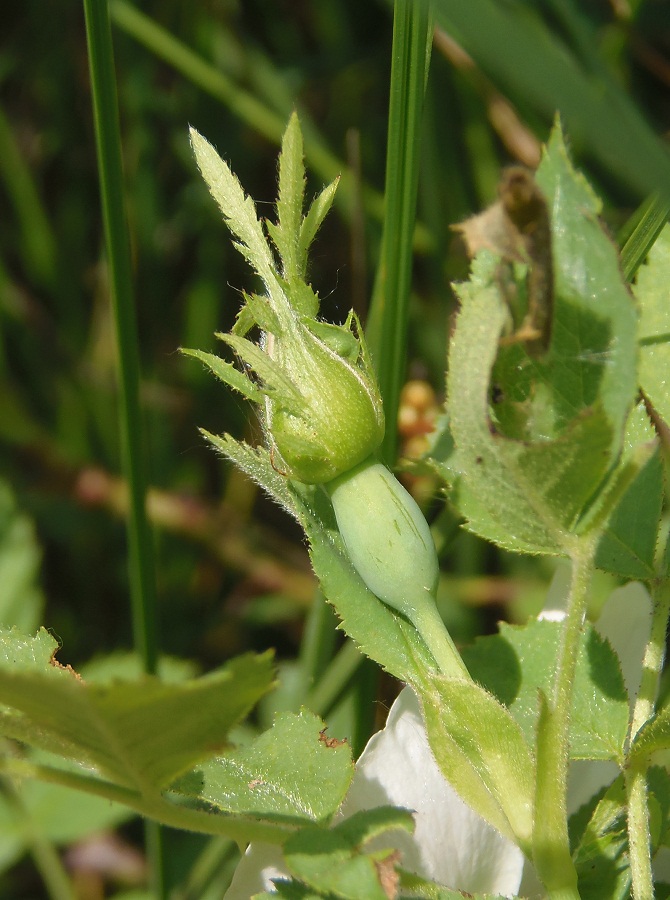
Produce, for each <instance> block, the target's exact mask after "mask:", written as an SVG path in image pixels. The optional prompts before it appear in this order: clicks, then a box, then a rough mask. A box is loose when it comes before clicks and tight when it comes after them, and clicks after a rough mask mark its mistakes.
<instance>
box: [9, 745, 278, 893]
mask: <svg viewBox="0 0 670 900" xmlns="http://www.w3.org/2000/svg"><path fill="white" fill-rule="evenodd" d="M0 772H2V773H3V774H6V775H7V776H8V777H10V778H15V779H22V778H31V779H36V780H38V781H45V782H47V783H48V784H60V785H62V786H63V787H68V788H72V789H73V790H75V791H84V792H85V793H87V794H93V795H94V796H96V797H104V799H105V800H111V801H113V802H115V803H121V804H123V805H124V806H127V807H128V809H132V810H134V811H135V812H136V813H138V814H139V815H141V816H145V817H146V818H150V819H152V820H154V821H155V822H158V823H160V824H161V825H168V826H170V827H171V828H179V829H182V830H183V831H194V832H197V833H199V834H211V835H223V836H224V837H228V838H230V839H231V840H234V841H236V842H237V843H238V844H246V843H248V842H249V841H250V840H254V841H263V842H265V843H267V844H281V843H283V842H284V841H285V840H286V837H287V836H288V835H290V834H292V833H293V832H294V831H295V828H294V827H291V826H285V825H272V824H270V823H266V822H259V821H258V820H257V819H253V818H250V817H248V816H242V815H234V816H233V815H224V814H220V813H212V812H203V811H202V810H199V809H192V808H190V807H188V806H181V805H179V804H178V803H174V802H171V801H170V800H168V799H166V798H165V797H163V796H162V795H161V794H156V795H152V796H147V795H146V794H140V793H138V792H137V791H133V790H131V789H129V788H125V787H122V786H121V785H118V784H113V783H112V782H109V781H102V780H101V779H99V778H92V777H90V776H88V775H80V774H78V773H77V772H68V771H66V770H64V769H54V768H51V767H50V766H42V765H37V764H35V763H31V762H29V761H27V760H22V759H11V758H9V757H0ZM153 896H154V895H153V894H152V897H153Z"/></svg>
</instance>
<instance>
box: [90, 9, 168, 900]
mask: <svg viewBox="0 0 670 900" xmlns="http://www.w3.org/2000/svg"><path fill="white" fill-rule="evenodd" d="M84 13H85V18H86V39H87V45H88V59H89V69H90V76H91V94H92V99H93V115H94V119H95V137H96V150H97V156H98V170H99V180H100V193H101V200H102V218H103V223H104V231H105V246H106V249H107V259H108V265H109V279H110V290H111V301H112V309H113V314H114V329H115V336H116V344H117V350H118V358H119V382H120V385H119V386H120V430H121V444H122V451H123V465H124V470H125V474H126V480H127V482H128V493H129V505H130V516H129V521H128V543H129V551H130V552H129V572H130V599H131V614H132V623H133V639H134V644H135V648H136V650H137V651H138V653H139V654H140V656H141V658H142V662H143V666H144V670H145V672H148V673H154V672H155V671H156V666H157V662H158V642H157V636H156V582H155V573H154V558H153V544H152V537H151V533H150V530H149V524H148V521H147V516H146V499H145V498H146V479H145V472H144V453H143V450H144V448H143V443H142V433H143V428H142V417H141V414H140V403H139V384H140V366H139V352H138V338H137V324H136V320H135V306H134V300H133V286H132V268H131V259H130V239H129V234H128V226H127V219H126V214H125V209H124V200H123V198H124V184H123V173H122V165H121V132H120V128H119V110H118V101H117V95H116V79H115V72H114V56H113V50H112V35H111V27H110V22H109V9H108V6H107V0H84ZM146 842H147V849H148V851H149V855H150V864H151V872H152V881H153V885H152V887H153V893H154V896H155V897H158V898H160V897H163V896H164V895H165V891H164V878H163V871H164V867H163V857H162V852H161V836H160V834H159V833H158V828H157V826H156V825H155V824H154V823H147V826H146Z"/></svg>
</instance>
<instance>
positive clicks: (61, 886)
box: [2, 779, 76, 900]
mask: <svg viewBox="0 0 670 900" xmlns="http://www.w3.org/2000/svg"><path fill="white" fill-rule="evenodd" d="M2 789H3V793H6V795H7V798H8V801H9V803H10V804H11V806H12V808H13V809H14V811H15V812H16V814H17V816H18V817H19V818H20V820H21V828H22V833H23V836H24V838H25V841H26V844H27V845H28V847H29V850H30V854H31V856H32V858H33V861H34V863H35V867H36V868H37V870H38V871H39V873H40V875H41V877H42V881H43V882H44V886H45V887H46V889H47V892H48V895H49V897H50V898H51V900H76V894H75V891H74V888H73V886H72V883H71V881H70V878H69V877H68V874H67V872H66V871H65V868H64V866H63V863H62V861H61V858H60V856H59V855H58V852H57V851H56V848H55V847H54V845H53V844H52V843H51V841H49V840H48V839H47V838H46V837H45V836H44V834H43V832H42V830H41V828H40V827H39V825H38V824H37V822H36V821H35V819H34V818H33V816H32V815H31V814H30V812H29V810H28V809H27V808H26V805H25V804H24V802H23V798H22V797H21V794H20V792H19V791H18V790H17V788H16V786H15V784H14V782H13V781H11V780H10V779H3V783H2Z"/></svg>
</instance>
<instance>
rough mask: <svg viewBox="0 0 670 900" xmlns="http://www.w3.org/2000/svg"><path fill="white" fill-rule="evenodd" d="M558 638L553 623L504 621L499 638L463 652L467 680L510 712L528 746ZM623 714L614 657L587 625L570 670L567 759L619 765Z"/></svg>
mask: <svg viewBox="0 0 670 900" xmlns="http://www.w3.org/2000/svg"><path fill="white" fill-rule="evenodd" d="M560 640H561V628H560V626H559V624H558V623H556V622H548V621H535V622H530V623H529V624H527V625H524V626H514V625H506V624H504V623H503V624H501V626H500V633H499V634H497V635H492V636H487V637H481V638H478V639H477V641H476V642H475V643H474V644H473V645H472V646H471V647H468V648H466V650H465V651H464V654H463V658H464V660H465V662H466V664H467V666H468V669H469V671H470V672H471V674H472V676H473V677H474V678H475V679H476V680H477V681H478V682H479V683H480V684H481V685H482V686H483V687H485V688H486V689H487V690H489V691H491V693H492V694H494V695H495V696H496V697H497V698H498V700H499V701H500V702H501V703H503V704H504V705H505V706H506V707H507V709H509V711H510V712H511V713H512V715H513V716H514V718H515V719H516V721H517V723H518V724H519V726H520V727H521V729H522V731H523V735H524V737H525V739H526V742H527V743H528V745H529V746H532V744H533V742H534V738H535V734H536V731H537V719H538V715H539V698H540V696H541V695H545V696H546V695H548V694H549V693H550V692H551V686H552V683H553V679H554V672H555V669H556V659H557V655H558V649H559V644H560ZM628 715H629V709H628V695H627V693H626V688H625V686H624V683H623V679H622V677H621V668H620V663H619V660H618V658H617V656H616V653H615V652H614V650H613V649H612V647H611V646H610V644H609V643H607V641H605V640H604V639H603V638H601V637H600V636H599V634H598V632H597V631H596V630H595V629H594V628H593V627H592V626H591V625H587V626H586V627H585V629H584V632H583V634H582V635H581V638H580V646H579V657H578V661H577V668H576V672H575V684H574V693H573V697H572V714H571V725H570V754H571V756H572V757H573V758H576V759H579V758H582V759H614V760H616V761H619V760H620V759H621V758H622V755H623V752H624V742H625V740H626V735H627V732H628Z"/></svg>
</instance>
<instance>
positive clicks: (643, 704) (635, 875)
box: [624, 578, 670, 898]
mask: <svg viewBox="0 0 670 900" xmlns="http://www.w3.org/2000/svg"><path fill="white" fill-rule="evenodd" d="M652 599H653V601H654V606H653V613H652V620H651V634H650V636H649V643H648V644H647V648H646V650H645V654H644V661H643V664H642V680H641V682H640V690H639V692H638V695H637V698H636V700H635V705H634V707H633V716H632V721H631V727H630V740H631V741H632V740H633V739H634V738H635V735H636V734H637V733H638V731H639V730H640V728H642V726H643V725H644V723H645V722H647V721H648V720H649V719H650V718H651V716H652V715H653V713H654V707H655V704H656V697H657V695H658V688H659V683H660V678H661V673H662V671H663V661H664V659H665V639H666V634H667V629H668V617H669V616H670V580H668V579H667V578H659V579H657V581H656V582H655V584H654V585H653V588H652ZM647 768H648V761H647V760H646V759H642V760H635V761H633V762H631V763H630V764H629V766H628V768H627V769H625V771H624V784H625V786H626V796H627V806H628V845H629V853H630V868H631V880H632V893H633V896H634V897H636V898H645V897H652V896H653V874H652V869H651V830H650V821H649V804H648V797H647Z"/></svg>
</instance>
